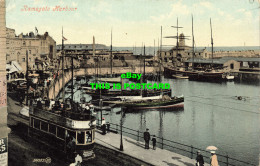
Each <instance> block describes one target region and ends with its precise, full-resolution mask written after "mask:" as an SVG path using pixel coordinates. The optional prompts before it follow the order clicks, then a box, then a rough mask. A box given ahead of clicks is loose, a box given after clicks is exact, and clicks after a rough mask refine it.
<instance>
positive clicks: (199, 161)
mask: <svg viewBox="0 0 260 166" xmlns="http://www.w3.org/2000/svg"><path fill="white" fill-rule="evenodd" d="M196 161H197V162H196V166H203V165H204V160H203V156H202V155H201V154H200V151H199V150H198V151H197V157H196Z"/></svg>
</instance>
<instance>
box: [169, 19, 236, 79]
mask: <svg viewBox="0 0 260 166" xmlns="http://www.w3.org/2000/svg"><path fill="white" fill-rule="evenodd" d="M210 29H211V64H210V65H209V67H208V68H207V69H195V67H194V33H193V17H192V41H193V42H192V43H193V46H192V70H188V68H184V67H179V68H170V67H165V68H164V72H165V73H166V74H170V75H182V76H188V77H189V80H197V81H223V80H226V79H227V77H226V74H225V72H224V70H223V68H222V69H220V68H215V67H214V66H213V62H214V60H213V37H212V24H211V19H210ZM228 78H232V77H228Z"/></svg>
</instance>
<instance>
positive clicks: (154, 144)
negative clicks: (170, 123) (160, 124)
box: [152, 135, 156, 150]
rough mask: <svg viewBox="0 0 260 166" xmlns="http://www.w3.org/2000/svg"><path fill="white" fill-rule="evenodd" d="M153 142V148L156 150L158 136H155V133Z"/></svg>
mask: <svg viewBox="0 0 260 166" xmlns="http://www.w3.org/2000/svg"><path fill="white" fill-rule="evenodd" d="M152 142H153V150H155V149H156V138H155V135H153V138H152Z"/></svg>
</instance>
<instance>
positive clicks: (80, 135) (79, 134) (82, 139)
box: [77, 131, 85, 144]
mask: <svg viewBox="0 0 260 166" xmlns="http://www.w3.org/2000/svg"><path fill="white" fill-rule="evenodd" d="M84 142H85V132H81V131H78V132H77V144H85V143H84Z"/></svg>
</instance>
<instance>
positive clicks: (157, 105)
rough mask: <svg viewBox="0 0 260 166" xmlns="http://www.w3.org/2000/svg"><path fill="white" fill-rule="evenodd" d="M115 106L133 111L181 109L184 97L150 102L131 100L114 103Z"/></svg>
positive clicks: (164, 98)
mask: <svg viewBox="0 0 260 166" xmlns="http://www.w3.org/2000/svg"><path fill="white" fill-rule="evenodd" d="M115 104H117V105H120V106H123V107H126V108H131V109H132V110H134V109H162V108H174V107H175V108H183V107H184V97H183V96H181V97H176V96H175V97H169V96H167V97H165V96H164V97H163V98H162V99H153V100H152V99H151V100H131V101H122V102H115Z"/></svg>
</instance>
